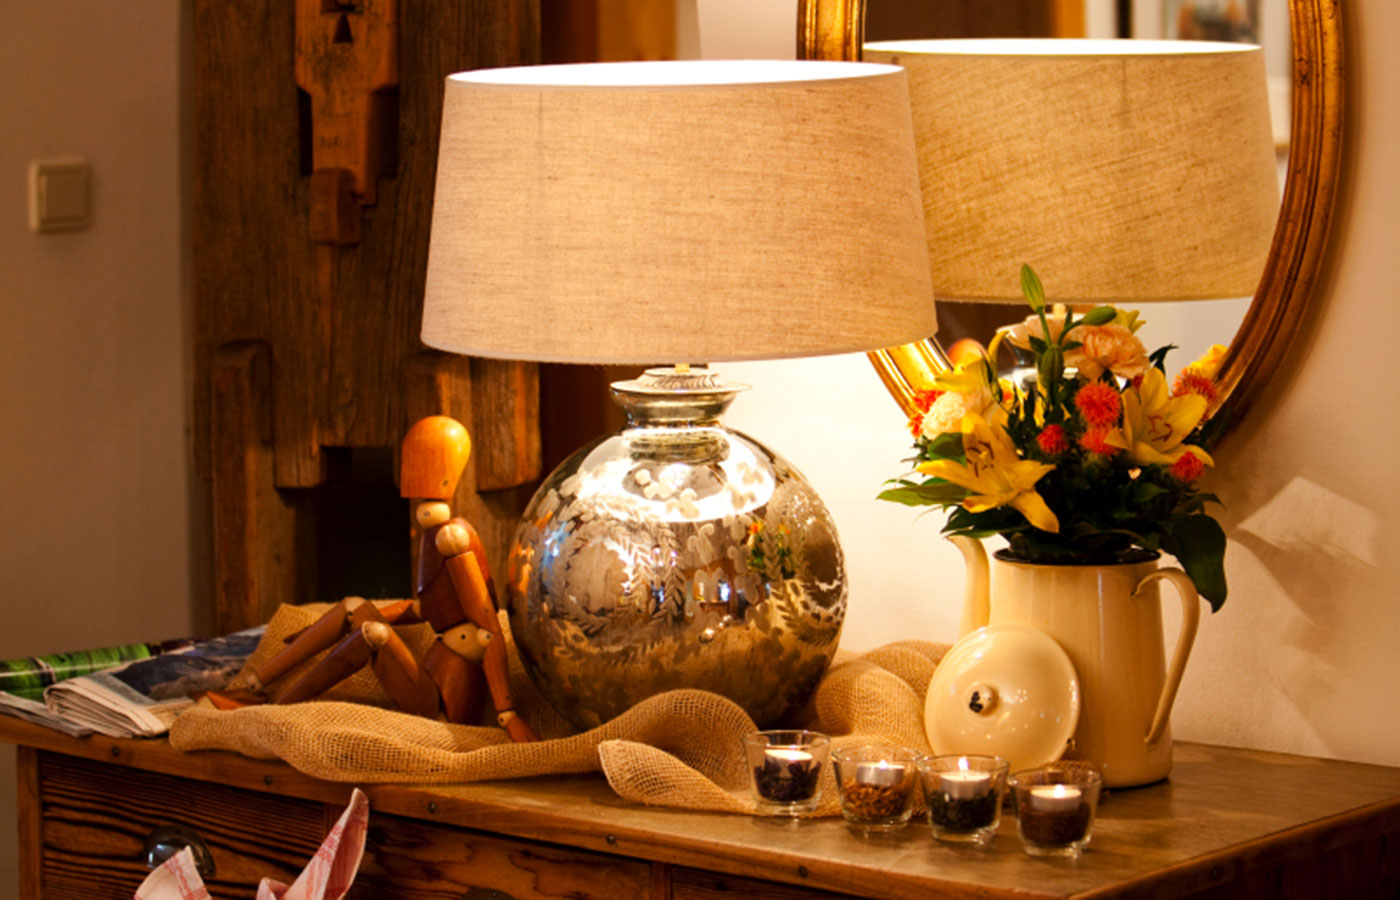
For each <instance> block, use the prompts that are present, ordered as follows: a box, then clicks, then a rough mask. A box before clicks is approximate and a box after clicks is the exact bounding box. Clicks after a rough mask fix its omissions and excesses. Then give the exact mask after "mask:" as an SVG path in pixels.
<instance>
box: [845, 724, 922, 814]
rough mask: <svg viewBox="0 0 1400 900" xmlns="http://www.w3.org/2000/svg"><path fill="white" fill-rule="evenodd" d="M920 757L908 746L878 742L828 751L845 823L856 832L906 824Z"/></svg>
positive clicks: (911, 811) (912, 800) (912, 802)
mask: <svg viewBox="0 0 1400 900" xmlns="http://www.w3.org/2000/svg"><path fill="white" fill-rule="evenodd" d="M923 758H924V754H922V753H920V752H919V751H918V750H911V749H909V748H908V747H886V746H879V745H869V746H864V747H843V748H841V749H840V750H837V751H835V752H834V753H832V754H831V763H832V765H833V766H834V767H835V773H836V786H837V788H838V789H839V790H840V792H841V815H843V816H845V817H846V822H847V823H848V824H849V825H851V827H853V828H855V829H857V830H860V831H894V830H896V829H899V828H903V827H904V826H905V825H907V824H909V817H910V815H911V814H912V813H913V811H914V792H915V791H916V790H918V787H917V785H918V781H919V778H918V775H919V760H921V759H923Z"/></svg>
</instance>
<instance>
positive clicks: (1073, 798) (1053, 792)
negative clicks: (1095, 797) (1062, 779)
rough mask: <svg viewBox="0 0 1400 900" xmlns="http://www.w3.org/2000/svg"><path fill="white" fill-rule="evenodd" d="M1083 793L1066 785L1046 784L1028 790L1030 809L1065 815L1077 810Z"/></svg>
mask: <svg viewBox="0 0 1400 900" xmlns="http://www.w3.org/2000/svg"><path fill="white" fill-rule="evenodd" d="M1083 796H1084V795H1083V792H1082V791H1080V790H1079V788H1077V787H1074V786H1073V785H1068V784H1046V785H1041V786H1039V787H1033V788H1031V790H1030V799H1031V808H1032V809H1034V810H1035V811H1036V812H1043V813H1067V812H1074V811H1075V810H1077V809H1079V803H1080V800H1081V799H1082V797H1083Z"/></svg>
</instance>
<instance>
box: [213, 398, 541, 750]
mask: <svg viewBox="0 0 1400 900" xmlns="http://www.w3.org/2000/svg"><path fill="white" fill-rule="evenodd" d="M470 453H471V440H470V438H469V437H468V435H467V431H466V429H465V428H463V427H462V425H461V423H459V422H457V421H456V420H455V419H451V418H448V417H447V416H429V417H428V418H426V419H422V420H420V421H419V422H417V423H416V424H415V425H414V426H413V427H412V428H410V429H409V432H408V434H407V436H406V437H405V438H404V442H403V458H402V464H401V468H400V485H399V492H400V494H401V495H402V496H404V497H407V498H411V499H412V500H413V503H414V507H413V519H414V523H415V531H416V532H417V534H416V538H417V542H418V548H417V549H418V573H417V579H416V584H415V599H414V600H413V601H405V602H402V603H397V604H391V605H388V606H385V607H378V606H376V605H375V604H373V603H370V602H368V601H366V600H363V599H361V598H358V597H354V598H349V599H346V600H342V601H341V602H340V603H338V604H336V605H335V606H334V607H333V608H332V609H331V610H330V611H328V612H327V613H326V614H325V615H324V616H322V617H321V618H320V619H318V620H317V621H316V622H315V623H313V624H312V625H311V626H310V627H309V628H307V629H306V630H305V631H303V632H302V633H301V634H299V635H298V636H297V637H296V639H295V640H293V641H292V642H291V643H290V644H288V645H287V647H286V648H285V649H283V650H282V651H281V652H280V653H278V654H277V655H276V656H274V657H273V658H272V659H270V660H268V661H267V662H266V663H264V664H263V665H262V666H260V667H259V668H258V669H257V671H255V672H254V673H253V676H252V678H251V680H250V683H249V688H250V689H251V690H252V691H254V692H255V693H259V694H264V695H267V694H268V693H269V690H270V689H271V693H270V699H271V700H272V702H274V703H297V702H300V701H302V700H310V699H312V698H314V697H318V696H320V695H321V694H322V693H324V692H325V691H326V690H328V689H330V688H331V687H333V686H335V685H336V684H339V683H340V682H341V681H343V680H344V679H345V678H347V677H349V676H350V675H352V674H354V673H355V672H357V671H359V670H360V669H361V668H363V667H364V666H365V665H367V664H368V665H371V666H372V667H373V671H374V673H375V675H376V676H377V677H378V679H379V682H380V683H381V684H382V685H383V686H384V690H385V692H386V693H387V694H388V695H389V697H390V698H391V699H392V700H393V701H394V703H395V704H397V705H398V706H399V707H400V708H401V709H403V710H404V711H406V712H411V713H415V714H417V715H423V716H429V717H432V718H436V717H437V716H439V715H441V716H443V717H444V718H446V719H447V720H448V721H449V722H456V723H459V724H469V725H470V724H476V722H477V721H478V720H479V718H480V716H481V711H482V707H483V704H484V703H485V700H486V694H487V692H488V691H489V693H490V696H491V700H492V702H493V703H494V704H495V708H496V721H497V722H499V723H500V725H501V727H502V728H504V729H505V730H506V731H507V732H508V733H509V734H510V736H511V739H512V740H515V741H534V740H538V738H537V737H536V735H535V733H534V731H533V730H531V728H530V726H529V725H528V724H526V722H525V720H524V719H522V718H521V717H520V716H519V715H517V714H516V712H515V709H514V705H513V703H512V701H511V696H510V686H509V677H508V673H507V668H506V645H505V640H504V635H503V633H502V631H501V623H500V620H499V619H498V618H497V615H496V603H495V600H494V597H493V592H492V589H491V582H490V577H489V575H488V573H487V569H486V553H485V549H484V547H483V546H482V543H481V538H480V536H479V535H478V534H477V533H476V529H474V528H473V527H472V526H471V523H469V522H468V521H467V520H466V519H464V518H461V517H458V516H454V515H453V514H452V507H451V505H450V500H451V499H452V497H453V495H454V494H455V493H456V490H457V482H458V481H459V480H460V478H461V476H462V471H463V470H464V469H465V468H466V465H467V458H468V457H469V455H470ZM418 620H421V621H425V622H427V623H428V624H429V625H431V626H432V628H433V631H435V632H436V633H437V637H436V639H435V640H434V641H433V643H432V644H431V645H430V646H429V647H428V649H427V651H426V652H425V653H424V654H423V659H422V660H421V661H420V660H418V659H416V658H415V657H414V655H413V653H412V652H411V651H410V650H409V649H408V647H407V645H406V644H404V643H403V640H402V639H401V638H400V637H399V636H398V635H397V634H396V633H395V632H394V630H393V628H392V627H391V626H392V625H394V624H402V623H408V622H412V621H418ZM337 641H339V643H338V644H337V643H336V642H337ZM333 644H336V646H335V648H334V649H333V650H331V652H330V653H328V654H327V655H326V658H325V659H324V660H322V661H321V662H320V663H318V664H317V665H316V666H315V667H313V668H312V669H311V670H310V671H308V672H307V673H306V674H305V675H304V676H302V678H300V679H299V680H298V681H297V682H296V683H294V684H292V685H291V686H290V687H288V688H285V689H283V690H280V691H278V690H276V689H275V688H274V687H273V686H274V685H275V684H276V683H277V681H278V680H279V679H281V678H282V677H283V676H285V675H286V674H287V673H288V672H290V671H291V670H292V669H293V668H295V667H296V666H298V665H299V664H301V663H302V662H304V661H306V660H308V659H310V658H311V657H313V656H315V655H316V654H317V653H320V652H321V651H322V650H325V649H326V648H327V647H330V646H331V645H333ZM216 702H218V701H217V698H216Z"/></svg>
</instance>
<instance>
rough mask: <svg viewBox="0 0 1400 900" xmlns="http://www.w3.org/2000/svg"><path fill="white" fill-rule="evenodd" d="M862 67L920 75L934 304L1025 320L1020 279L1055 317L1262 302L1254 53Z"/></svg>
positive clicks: (1226, 47) (1196, 49)
mask: <svg viewBox="0 0 1400 900" xmlns="http://www.w3.org/2000/svg"><path fill="white" fill-rule="evenodd" d="M865 59H867V60H870V61H876V62H885V63H890V64H896V65H900V66H903V67H904V68H905V70H906V71H907V72H908V75H909V91H910V102H911V103H912V106H913V117H914V133H915V140H916V142H917V144H918V150H919V171H920V175H921V177H922V182H923V201H924V212H925V222H926V223H927V234H928V244H929V258H930V262H931V267H932V272H933V278H934V292H935V294H936V295H937V297H938V298H939V299H940V300H976V301H1002V302H1008V303H1017V304H1020V303H1023V302H1024V300H1023V298H1022V296H1021V292H1020V268H1021V265H1022V263H1029V264H1031V265H1032V266H1033V267H1034V268H1035V269H1036V271H1037V272H1038V274H1039V275H1040V278H1041V281H1042V282H1043V283H1044V286H1045V291H1046V295H1047V299H1049V300H1050V301H1052V302H1061V303H1083V304H1094V303H1110V304H1128V305H1136V304H1139V303H1145V302H1153V301H1178V300H1198V299H1220V298H1238V297H1248V296H1252V295H1253V294H1254V291H1255V288H1256V287H1257V286H1258V281H1259V275H1260V273H1261V272H1262V271H1263V268H1264V263H1265V260H1266V259H1267V257H1268V253H1269V247H1270V244H1271V242H1272V240H1273V232H1274V226H1275V222H1276V219H1277V217H1278V209H1279V205H1278V170H1277V162H1276V159H1275V150H1274V144H1273V137H1272V131H1271V128H1270V124H1269V103H1268V87H1267V79H1266V75H1265V70H1264V57H1263V51H1262V50H1261V49H1260V48H1259V47H1256V46H1253V45H1249V44H1232V43H1217V42H1205V41H1141V40H1066V39H983V40H915V41H887V42H876V43H870V44H867V45H866V46H865ZM911 357H913V358H911ZM887 361H888V359H887ZM926 361H927V360H924V361H923V362H926ZM876 362H877V367H878V366H880V365H881V361H880V360H877V361H876ZM895 365H896V367H900V368H904V369H905V370H906V374H909V373H914V375H915V377H916V378H917V377H918V375H917V370H919V369H920V368H921V360H919V359H918V358H917V354H911V355H909V356H906V357H903V358H897V359H896V360H895ZM882 375H885V376H886V383H887V384H890V381H891V373H890V372H887V371H882ZM895 377H896V379H897V378H898V375H897V373H896V375H895ZM917 387H918V385H917V384H916V385H912V386H909V385H904V389H905V390H906V391H910V392H912V390H914V389H917ZM891 388H892V390H895V392H896V396H897V397H898V396H899V395H900V391H899V390H896V385H891Z"/></svg>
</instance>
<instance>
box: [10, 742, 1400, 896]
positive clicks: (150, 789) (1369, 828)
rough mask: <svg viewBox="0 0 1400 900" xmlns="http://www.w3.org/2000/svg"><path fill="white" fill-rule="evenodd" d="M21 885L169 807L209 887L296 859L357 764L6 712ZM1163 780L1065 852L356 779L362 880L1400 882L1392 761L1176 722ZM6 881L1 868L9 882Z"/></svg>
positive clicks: (463, 892) (100, 868)
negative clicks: (1188, 736) (304, 769)
mask: <svg viewBox="0 0 1400 900" xmlns="http://www.w3.org/2000/svg"><path fill="white" fill-rule="evenodd" d="M0 739H3V740H6V741H9V742H11V743H15V744H18V745H19V824H20V829H19V834H20V852H21V869H20V873H21V875H20V880H21V884H20V891H19V896H20V897H21V898H24V900H34V898H39V897H43V898H46V900H61V898H83V900H90V898H94V897H115V898H126V897H129V896H130V895H131V893H132V892H133V891H134V890H135V888H136V886H137V885H138V884H139V883H140V881H141V879H142V878H144V876H145V871H146V870H145V865H144V862H143V860H142V855H143V841H144V839H145V837H146V835H147V834H148V833H149V832H150V831H151V830H152V829H154V828H156V827H157V826H160V825H162V824H169V823H178V824H181V825H184V826H186V827H187V828H189V829H192V830H193V831H195V832H197V833H198V834H199V835H200V836H202V838H203V839H204V841H205V842H207V844H208V846H209V848H210V850H211V851H212V854H213V858H214V861H215V864H216V873H215V875H214V877H213V878H212V879H211V880H210V883H209V886H210V888H211V892H212V894H213V895H214V896H215V897H220V898H223V897H227V898H234V897H239V898H251V897H252V896H253V893H254V889H255V885H256V884H257V881H258V879H259V878H260V877H262V876H264V875H270V876H273V877H276V878H280V879H282V880H284V881H290V880H291V879H292V878H293V877H295V875H296V873H297V872H298V871H300V869H301V867H302V865H303V864H304V863H305V861H306V859H308V858H309V856H310V855H311V854H312V853H313V852H314V851H315V849H316V847H317V845H318V844H319V843H320V840H321V838H322V837H323V835H324V834H325V831H326V829H327V828H328V827H329V826H330V825H331V824H332V823H333V822H334V821H335V819H336V818H337V817H338V815H339V813H340V811H341V809H342V808H343V807H344V804H345V803H346V801H347V799H348V796H349V790H350V788H349V786H348V785H343V784H333V783H328V782H323V781H318V780H315V779H312V778H308V777H306V776H304V775H301V774H299V773H298V772H296V771H294V770H292V769H290V768H288V767H287V766H285V765H281V764H277V763H266V762H260V761H256V760H250V759H245V758H243V757H240V756H237V755H234V754H226V753H191V754H185V753H179V752H177V751H175V750H173V749H171V748H170V746H169V745H168V744H167V743H166V742H165V741H164V740H111V739H108V738H102V737H92V738H87V739H81V740H75V739H72V738H68V737H65V736H63V735H61V734H58V733H55V732H52V731H49V730H47V729H44V728H41V727H38V726H34V725H29V724H27V723H24V722H20V721H18V720H13V719H3V720H0ZM1176 758H1177V759H1176V768H1175V770H1174V771H1173V774H1172V777H1171V779H1170V780H1169V781H1167V782H1164V783H1162V784H1158V785H1154V786H1151V787H1147V788H1138V789H1134V790H1119V791H1114V792H1112V793H1111V794H1109V795H1108V796H1106V797H1105V799H1104V801H1103V803H1102V805H1101V810H1100V812H1101V815H1100V819H1099V824H1098V827H1097V829H1096V832H1095V835H1094V840H1093V843H1092V844H1091V845H1090V847H1089V850H1088V851H1087V852H1086V853H1085V855H1084V856H1083V857H1082V858H1081V859H1080V860H1078V861H1064V860H1045V859H1035V858H1032V857H1030V856H1027V855H1025V854H1024V853H1023V852H1022V851H1021V849H1020V844H1019V842H1018V840H1017V837H1016V831H1015V822H1014V820H1012V819H1011V818H1010V817H1007V818H1006V819H1004V820H1003V822H1002V827H1001V832H1000V833H999V834H998V836H997V838H996V840H995V841H993V843H992V845H991V846H990V847H988V848H986V849H973V848H963V847H955V846H949V845H944V844H940V843H938V842H937V841H935V840H934V839H933V838H932V837H931V835H930V833H929V829H928V826H927V824H925V823H923V822H921V821H918V820H916V821H915V822H913V823H911V825H910V826H909V828H908V829H906V830H905V831H903V832H900V833H898V834H896V835H893V836H887V837H877V838H869V839H860V838H857V837H856V836H854V835H852V834H851V833H850V832H849V831H847V829H846V827H845V825H844V824H843V823H842V822H841V821H840V820H835V819H821V820H809V821H779V820H774V819H764V818H756V817H749V816H734V815H722V814H708V813H693V812H681V811H675V810H667V809H653V808H647V807H641V806H637V805H635V804H631V803H627V802H625V801H623V800H620V799H618V798H617V797H616V795H614V794H613V793H612V791H611V790H610V789H609V788H608V786H607V784H606V783H605V782H604V781H603V779H602V778H601V777H571V778H551V779H544V778H540V779H532V780H523V781H512V782H487V783H481V784H470V785H449V786H431V787H411V786H403V785H372V786H367V787H366V788H365V790H366V792H367V793H368V794H369V797H370V803H371V808H372V810H373V815H372V820H371V827H370V833H369V840H368V846H367V849H366V854H365V858H364V862H363V863H362V865H361V867H360V875H359V878H358V879H357V881H356V884H355V888H354V891H353V892H352V895H351V896H353V897H356V898H365V900H367V898H399V897H404V898H410V897H411V898H442V900H447V898H452V900H512V898H513V900H551V898H552V900H558V898H571V900H585V898H587V900H630V898H647V900H718V898H725V897H727V898H735V897H744V898H764V900H799V898H804V900H811V898H828V900H832V898H839V897H848V896H859V897H877V898H889V900H903V898H929V897H938V898H1001V897H1005V898H1012V897H1014V898H1019V900H1034V898H1070V897H1074V898H1089V897H1093V898H1103V897H1153V898H1167V897H1182V896H1192V897H1206V898H1231V900H1234V898H1246V897H1271V898H1272V897H1298V898H1327V897H1335V898H1339V900H1341V898H1345V900H1360V898H1369V897H1386V898H1393V897H1396V896H1397V895H1400V769H1393V768H1387V767H1383V766H1372V765H1362V764H1358V763H1347V762H1337V761H1333V760H1321V759H1310V758H1305V757H1298V756H1287V755H1283V754H1277V753H1262V752H1254V751H1246V750H1234V749H1227V748H1223V747H1212V746H1205V745H1197V744H1178V745H1177V751H1176ZM6 893H8V891H7V890H5V889H4V888H3V887H0V894H6Z"/></svg>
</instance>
